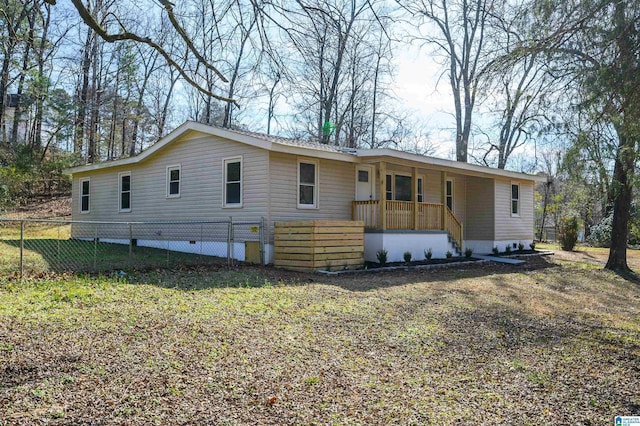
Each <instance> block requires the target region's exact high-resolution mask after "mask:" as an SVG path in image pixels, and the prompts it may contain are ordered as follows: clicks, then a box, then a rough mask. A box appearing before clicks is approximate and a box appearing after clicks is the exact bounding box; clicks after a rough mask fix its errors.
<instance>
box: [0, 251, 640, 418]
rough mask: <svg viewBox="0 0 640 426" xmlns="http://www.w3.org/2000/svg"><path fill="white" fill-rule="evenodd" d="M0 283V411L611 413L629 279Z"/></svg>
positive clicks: (630, 310) (629, 322)
mask: <svg viewBox="0 0 640 426" xmlns="http://www.w3.org/2000/svg"><path fill="white" fill-rule="evenodd" d="M553 262H554V259H553V258H550V259H534V260H531V261H529V263H528V264H527V265H525V266H524V267H513V266H508V265H497V264H486V265H483V266H480V265H476V266H469V267H465V268H464V270H458V269H450V270H439V271H411V272H404V271H400V272H391V273H378V274H363V275H349V276H339V277H326V276H319V275H310V274H294V273H287V272H283V271H278V270H274V269H270V268H242V269H239V270H231V271H228V270H226V269H219V270H215V269H198V268H192V269H182V270H179V271H163V270H157V271H148V272H145V273H136V274H133V275H132V274H129V275H126V276H125V277H123V278H116V277H112V278H110V277H101V278H82V277H73V276H69V277H57V278H52V279H49V280H44V279H40V280H30V281H25V282H24V283H20V282H19V281H18V280H13V279H2V278H0V424H11V425H13V424H25V425H27V424H29V425H30V424H34V423H40V422H44V423H48V424H88V423H91V424H131V425H147V424H185V423H186V424H230V425H245V424H269V425H273V424H296V425H298V424H301V425H310V424H335V425H360V424H362V425H383V424H403V425H405V424H415V425H423V424H434V425H442V424H487V425H489V424H492V425H494V424H533V425H541V424H593V425H595V424H613V418H614V416H615V415H631V414H639V413H640V393H639V392H638V389H640V368H639V365H640V286H638V284H634V283H631V282H629V281H625V280H624V279H622V278H620V277H618V276H617V275H615V274H612V273H609V272H606V271H602V270H600V269H599V268H597V267H596V266H594V265H590V264H585V263H572V262H562V263H561V264H555V263H553Z"/></svg>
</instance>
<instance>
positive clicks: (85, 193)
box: [80, 178, 90, 213]
mask: <svg viewBox="0 0 640 426" xmlns="http://www.w3.org/2000/svg"><path fill="white" fill-rule="evenodd" d="M89 200H90V187H89V178H85V179H80V213H89Z"/></svg>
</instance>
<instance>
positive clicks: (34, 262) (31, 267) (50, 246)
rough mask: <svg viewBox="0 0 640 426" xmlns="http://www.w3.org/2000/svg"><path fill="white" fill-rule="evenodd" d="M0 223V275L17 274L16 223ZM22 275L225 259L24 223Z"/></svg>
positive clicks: (46, 224)
mask: <svg viewBox="0 0 640 426" xmlns="http://www.w3.org/2000/svg"><path fill="white" fill-rule="evenodd" d="M2 225H3V224H2V223H1V222H0V274H12V275H18V274H19V271H20V224H19V222H11V223H10V224H9V225H8V226H2ZM23 245H24V252H23V253H24V254H23V264H24V272H25V274H26V275H27V276H29V275H41V274H43V273H45V274H46V273H50V272H53V273H61V272H68V271H74V272H78V271H81V272H110V271H113V270H120V269H128V268H135V269H148V268H153V267H171V266H176V265H194V264H200V265H207V264H209V265H211V264H221V263H225V262H226V259H221V258H218V257H212V256H198V255H194V254H189V253H181V252H177V251H167V250H163V249H157V248H150V247H133V248H132V250H131V252H130V251H129V246H128V245H127V244H110V243H105V242H97V241H96V242H94V241H92V240H79V239H72V238H71V225H69V224H64V223H63V224H60V223H54V222H26V226H25V231H24V241H23Z"/></svg>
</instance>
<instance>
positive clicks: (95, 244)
mask: <svg viewBox="0 0 640 426" xmlns="http://www.w3.org/2000/svg"><path fill="white" fill-rule="evenodd" d="M98 226H99V225H98V224H97V223H96V224H95V227H94V228H93V270H94V271H95V270H97V269H98V263H97V262H98Z"/></svg>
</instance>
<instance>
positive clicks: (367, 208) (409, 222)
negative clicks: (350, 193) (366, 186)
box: [351, 200, 463, 248]
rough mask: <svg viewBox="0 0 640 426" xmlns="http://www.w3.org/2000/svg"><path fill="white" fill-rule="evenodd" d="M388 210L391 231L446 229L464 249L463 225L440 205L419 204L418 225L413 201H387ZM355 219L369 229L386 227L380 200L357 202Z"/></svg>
mask: <svg viewBox="0 0 640 426" xmlns="http://www.w3.org/2000/svg"><path fill="white" fill-rule="evenodd" d="M386 203H387V205H386V211H387V215H386V216H387V217H386V218H385V220H386V225H387V229H418V230H426V229H429V230H436V229H445V230H447V231H448V232H449V235H451V238H453V239H454V240H455V241H456V243H457V244H458V247H460V248H462V238H463V234H462V232H463V231H462V223H460V221H458V219H457V218H456V217H455V215H454V214H453V213H452V212H451V210H449V208H447V207H444V206H443V205H442V204H440V203H418V223H417V226H414V223H413V220H414V214H413V213H414V210H413V209H414V205H415V204H414V203H413V202H412V201H389V200H387V202H386ZM443 208H445V209H446V211H445V214H444V227H443V224H442V216H443V215H442V209H443ZM351 216H352V217H351V218H352V219H353V220H361V221H363V222H364V227H365V228H366V229H380V228H382V221H381V220H380V208H379V201H378V200H366V201H353V203H352V214H351Z"/></svg>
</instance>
